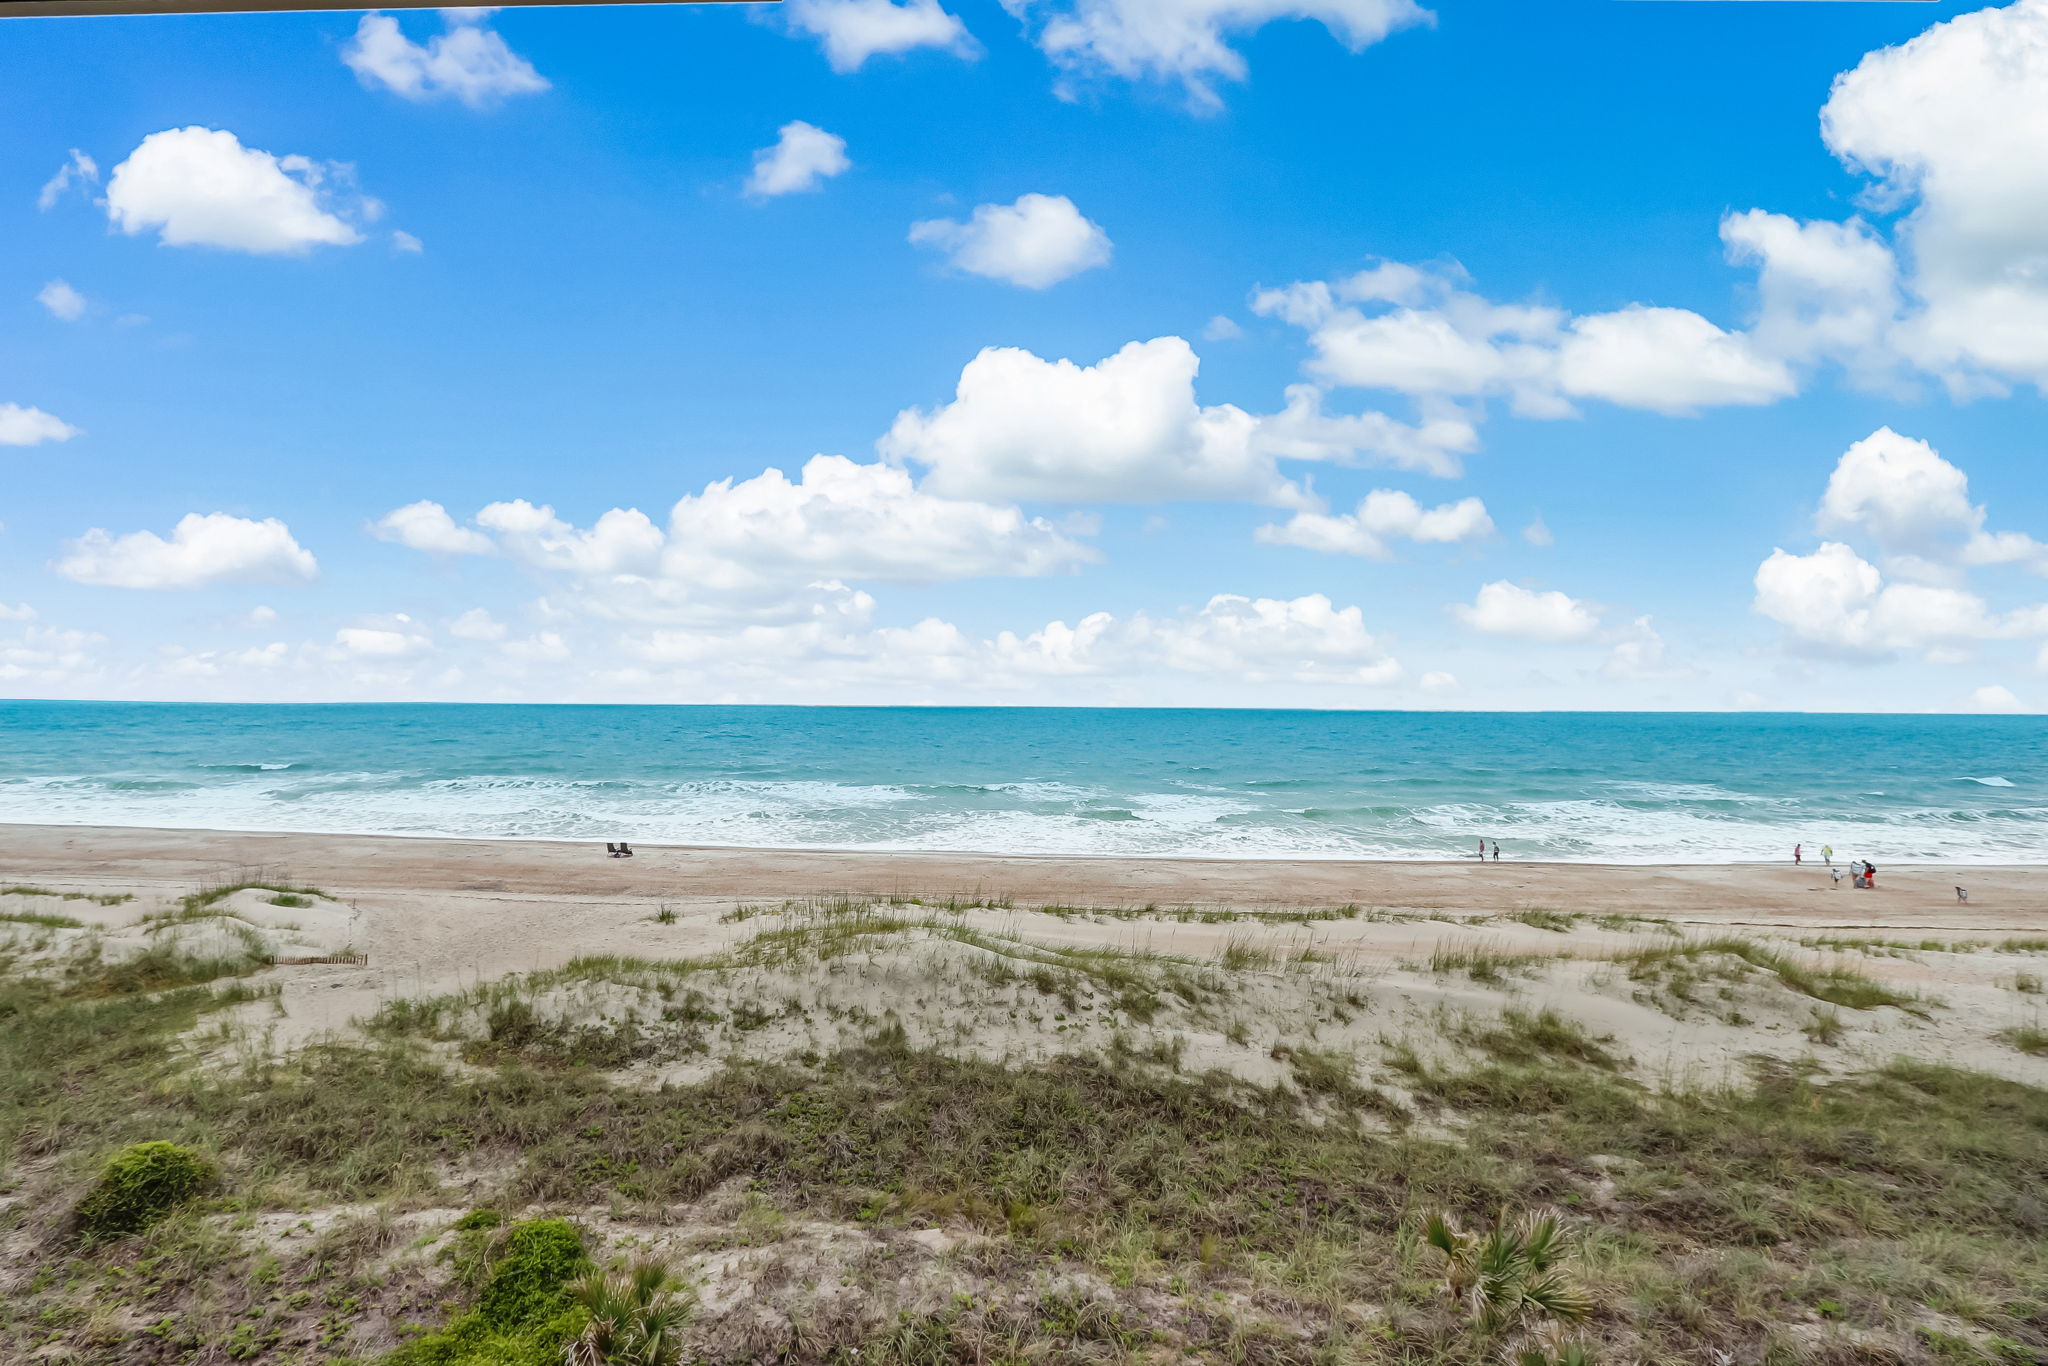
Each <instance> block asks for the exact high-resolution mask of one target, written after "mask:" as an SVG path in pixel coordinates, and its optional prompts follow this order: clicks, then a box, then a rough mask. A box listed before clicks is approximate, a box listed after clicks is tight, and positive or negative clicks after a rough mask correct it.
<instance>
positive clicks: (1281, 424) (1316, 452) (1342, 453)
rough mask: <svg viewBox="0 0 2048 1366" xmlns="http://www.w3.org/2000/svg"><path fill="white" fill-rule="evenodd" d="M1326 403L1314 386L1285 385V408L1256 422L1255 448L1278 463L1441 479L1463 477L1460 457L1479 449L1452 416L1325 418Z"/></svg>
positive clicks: (1461, 419) (1464, 424)
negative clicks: (1380, 468) (1375, 468)
mask: <svg viewBox="0 0 2048 1366" xmlns="http://www.w3.org/2000/svg"><path fill="white" fill-rule="evenodd" d="M1325 397H1326V396H1325V394H1324V392H1323V391H1322V390H1321V389H1319V388H1318V387H1316V386H1315V385H1313V384H1290V385H1288V386H1287V406H1286V407H1285V408H1283V409H1281V410H1280V411H1279V412H1277V413H1273V414H1270V415H1268V416H1265V417H1261V418H1259V419H1258V424H1257V426H1256V427H1255V428H1254V429H1253V432H1252V446H1253V448H1254V449H1255V450H1256V451H1258V452H1259V453H1260V454H1263V455H1269V456H1273V457H1276V458H1278V459H1282V460H1321V461H1327V462H1330V463H1332V464H1338V465H1385V466H1389V467H1391V468H1394V469H1402V470H1414V471H1416V472H1417V473H1420V474H1433V475H1436V476H1437V477H1438V478H1442V479H1450V478H1455V477H1456V476H1458V475H1459V474H1461V473H1463V472H1464V463H1463V461H1461V460H1460V459H1459V457H1460V456H1462V455H1468V454H1470V453H1471V452H1473V451H1476V450H1478V449H1479V429H1478V428H1477V427H1475V426H1473V425H1472V421H1471V419H1470V418H1468V417H1466V416H1465V415H1464V414H1463V413H1459V412H1457V411H1455V410H1447V411H1444V412H1440V413H1437V414H1435V415H1433V416H1429V417H1426V418H1424V420H1423V421H1421V422H1418V423H1414V424H1412V425H1411V424H1409V423H1406V422H1400V421H1397V420H1396V419H1394V418H1391V417H1388V416H1387V415H1386V414H1385V413H1374V412H1369V413H1327V412H1325V411H1323V402H1324V399H1325Z"/></svg>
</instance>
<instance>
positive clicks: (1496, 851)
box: [1479, 839, 1500, 863]
mask: <svg viewBox="0 0 2048 1366" xmlns="http://www.w3.org/2000/svg"><path fill="white" fill-rule="evenodd" d="M1479 861H1480V862H1481V863H1484V862H1486V841H1485V840H1483V839H1482V840H1481V841H1479ZM1493 861H1494V862H1495V863H1499V862H1500V841H1499V840H1495V841H1494V842H1493Z"/></svg>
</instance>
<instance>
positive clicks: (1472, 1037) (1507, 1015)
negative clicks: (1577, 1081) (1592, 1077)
mask: <svg viewBox="0 0 2048 1366" xmlns="http://www.w3.org/2000/svg"><path fill="white" fill-rule="evenodd" d="M1451 1033H1452V1037H1454V1038H1456V1039H1457V1040H1458V1041H1459V1042H1460V1043H1463V1044H1465V1045H1467V1046H1468V1047H1472V1048H1477V1049H1479V1050H1480V1051H1482V1052H1485V1053H1487V1054H1490V1055H1491V1056H1492V1057H1494V1058H1496V1059H1498V1060H1500V1061H1502V1062H1507V1063H1516V1064H1524V1065H1526V1064H1531V1063H1537V1062H1540V1061H1541V1060H1543V1059H1545V1058H1563V1059H1569V1060H1571V1061H1574V1062H1583V1063H1589V1064H1591V1065H1592V1066H1594V1067H1599V1068H1604V1069H1606V1070H1608V1071H1613V1070H1614V1069H1616V1068H1618V1067H1619V1066H1620V1065H1621V1060H1620V1059H1619V1058H1617V1057H1615V1056H1614V1054H1612V1053H1610V1052H1608V1051H1607V1047H1606V1045H1608V1044H1610V1043H1613V1042H1614V1040H1613V1039H1611V1038H1598V1039H1596V1038H1594V1037H1593V1035H1592V1034H1591V1033H1589V1032H1588V1031H1587V1030H1586V1028H1585V1026H1583V1025H1581V1024H1580V1023H1579V1022H1578V1021H1576V1020H1570V1019H1566V1018H1565V1017H1564V1016H1562V1015H1560V1014H1558V1013H1557V1012H1556V1011H1555V1010H1552V1009H1549V1008H1547V1007H1546V1008H1545V1009H1543V1010H1540V1011H1538V1012H1536V1013H1535V1014H1533V1015H1532V1014H1530V1013H1529V1012H1527V1011H1524V1010H1507V1011H1503V1012H1502V1013H1501V1016H1500V1019H1499V1020H1498V1021H1497V1022H1495V1023H1493V1024H1490V1025H1485V1026H1481V1025H1476V1024H1471V1023H1467V1024H1465V1025H1464V1026H1462V1027H1459V1028H1454V1029H1453V1030H1452V1031H1451Z"/></svg>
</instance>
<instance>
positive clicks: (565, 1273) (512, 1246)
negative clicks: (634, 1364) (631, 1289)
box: [385, 1219, 590, 1366]
mask: <svg viewBox="0 0 2048 1366" xmlns="http://www.w3.org/2000/svg"><path fill="white" fill-rule="evenodd" d="M466 1236H467V1237H469V1238H472V1239H479V1240H487V1242H486V1243H485V1244H484V1245H485V1246H487V1248H488V1251H487V1252H486V1253H485V1254H484V1258H483V1259H487V1261H488V1267H489V1269H488V1272H487V1273H486V1275H485V1279H484V1283H483V1288H482V1291H481V1293H480V1294H479V1295H478V1296H477V1301H476V1307H475V1308H474V1309H472V1310H470V1311H469V1312H468V1313H466V1314H463V1315H461V1316H459V1317H458V1318H456V1319H455V1320H453V1321H452V1322H450V1323H449V1324H448V1326H447V1327H445V1328H443V1329H441V1330H439V1331H438V1332H432V1333H428V1334H426V1335H425V1336H423V1337H419V1338H415V1339H414V1340H413V1341H411V1342H409V1343H407V1344H406V1345H405V1346H403V1347H401V1348H399V1349H398V1350H397V1351H395V1352H393V1353H392V1354H391V1355H390V1356H389V1357H387V1358H386V1359H385V1360H386V1363H387V1366H470V1363H476V1364H477V1366H556V1364H557V1363H559V1362H560V1361H561V1360H562V1349H563V1347H564V1345H565V1344H566V1343H568V1342H569V1341H570V1340H571V1339H572V1338H574V1337H575V1336H576V1335H577V1334H578V1333H580V1332H582V1331H583V1326H584V1323H585V1322H586V1320H587V1317H588V1316H587V1314H586V1313H585V1312H584V1310H583V1309H582V1308H581V1307H580V1306H579V1305H578V1304H577V1303H576V1301H575V1296H574V1288H575V1282H576V1281H577V1280H578V1279H579V1278H580V1277H582V1276H583V1275H584V1274H585V1273H587V1272H588V1271H589V1270H590V1258H589V1257H588V1256H587V1255H585V1253H584V1251H583V1235H582V1234H580V1233H579V1232H577V1230H576V1228H575V1226H574V1225H573V1224H570V1223H568V1222H567V1221H566V1220H562V1219H535V1220H530V1221H528V1222H526V1223H523V1224H514V1225H513V1226H512V1227H510V1228H509V1229H505V1230H503V1231H502V1232H494V1231H492V1230H490V1229H488V1228H474V1227H473V1228H472V1229H471V1230H469V1231H467V1232H466ZM476 1246H477V1244H474V1243H473V1244H472V1245H471V1247H472V1249H474V1248H475V1247H476ZM474 1255H475V1253H474V1252H472V1256H474Z"/></svg>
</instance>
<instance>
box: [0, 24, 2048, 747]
mask: <svg viewBox="0 0 2048 1366" xmlns="http://www.w3.org/2000/svg"><path fill="white" fill-rule="evenodd" d="M1015 10H1016V12H1015V13H1012V12H1010V11H1006V10H1005V9H1004V8H1000V7H997V6H994V5H983V4H973V3H957V4H955V3H950V0H949V2H948V3H944V4H943V5H942V4H941V3H937V2H936V0H922V3H918V2H917V0H910V2H909V3H904V4H900V5H899V4H894V3H891V0H788V2H787V3H786V4H784V5H782V6H778V7H766V6H752V5H711V6H677V7H664V6H623V7H617V8H610V7H602V6H572V7H565V8H558V9H535V10H515V11H505V12H497V13H491V12H488V11H457V12H448V13H437V12H433V11H418V12H414V11H406V12H398V13H395V14H391V15H378V16H368V17H366V16H363V15H360V14H352V13H351V14H290V15H222V16H205V17H189V18H135V19H91V20H59V19H36V20H10V21H7V22H6V23H5V24H4V25H0V62H4V69H5V70H6V72H7V74H8V80H7V86H8V94H7V95H6V97H5V98H6V126H7V128H8V130H9V131H8V135H7V137H6V138H5V139H4V140H0V225H4V227H0V231H4V233H5V239H4V240H5V241H6V243H7V248H8V249H7V250H6V251H5V252H4V253H0V522H4V524H5V530H4V532H0V695H14V696H30V697H37V696H40V697H141V698H213V699H225V700H296V699H305V700H323V699H336V700H339V699H408V700H410V699H436V698H448V699H464V700H497V699H503V700H535V701H556V700H567V701H576V700H591V701H818V702H1054V703H1057V702H1130V703H1144V704H1223V705H1280V706H1295V705H1300V706H1333V707H1445V706H1450V707H1480V708H1486V707H1502V708H1523V707H1536V708H1555V707H1566V708H1653V709H1686V708H1700V709H1722V708H1744V707H1766V708H1782V709H1814V710H1833V709H1850V710H1930V709H1931V710H1971V709H1977V710H1984V709H1989V710H2041V709H2044V708H2048V545H2043V544H2042V543H2041V541H2040V540H2037V539H2035V538H2036V537H2037V536H2038V537H2040V538H2044V539H2048V497H2044V494H2048V468H2044V464H2043V461H2042V459H2041V450H2042V444H2043V437H2042V433H2043V432H2044V431H2048V421H2044V411H2043V405H2042V385H2043V384H2044V383H2048V160H2044V158H2042V157H2041V156H2040V154H2039V149H2040V147H2041V146H2042V143H2043V139H2044V138H2048V0H2020V2H2019V3H2016V4H2013V5H2010V6H2007V7H2004V8H1993V9H1988V10H1986V9H1979V8H1975V7H1972V6H1968V5H1952V4H1886V3H1845V4H1817V3H1796V2H1795V3H1733V2H1731V3H1715V4H1663V3H1591V4H1587V5H1584V6H1580V7H1576V8H1573V9H1571V10H1570V11H1569V12H1568V13H1567V12H1565V11H1559V10H1556V9H1554V8H1550V7H1540V6H1529V5H1527V4H1520V3H1459V4H1455V5H1443V6H1438V7H1436V8H1435V9H1433V10H1429V9H1424V8H1421V7H1418V6H1416V5H1412V4H1409V3H1407V0H1142V2H1141V0H1080V3H1078V4H1076V3H1073V2H1072V0H1036V3H1020V4H1018V5H1016V6H1015ZM1563 19H1568V20H1569V22H1568V23H1566V22H1560V21H1561V20H1563ZM821 454H822V455H825V456H830V457H836V458H835V459H831V460H826V461H822V462H819V463H816V464H810V463H808V462H811V460H812V457H814V456H817V455H821ZM771 470H776V471H780V472H781V473H780V474H779V475H774V476H771V475H768V474H767V473H766V472H767V471H771Z"/></svg>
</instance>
